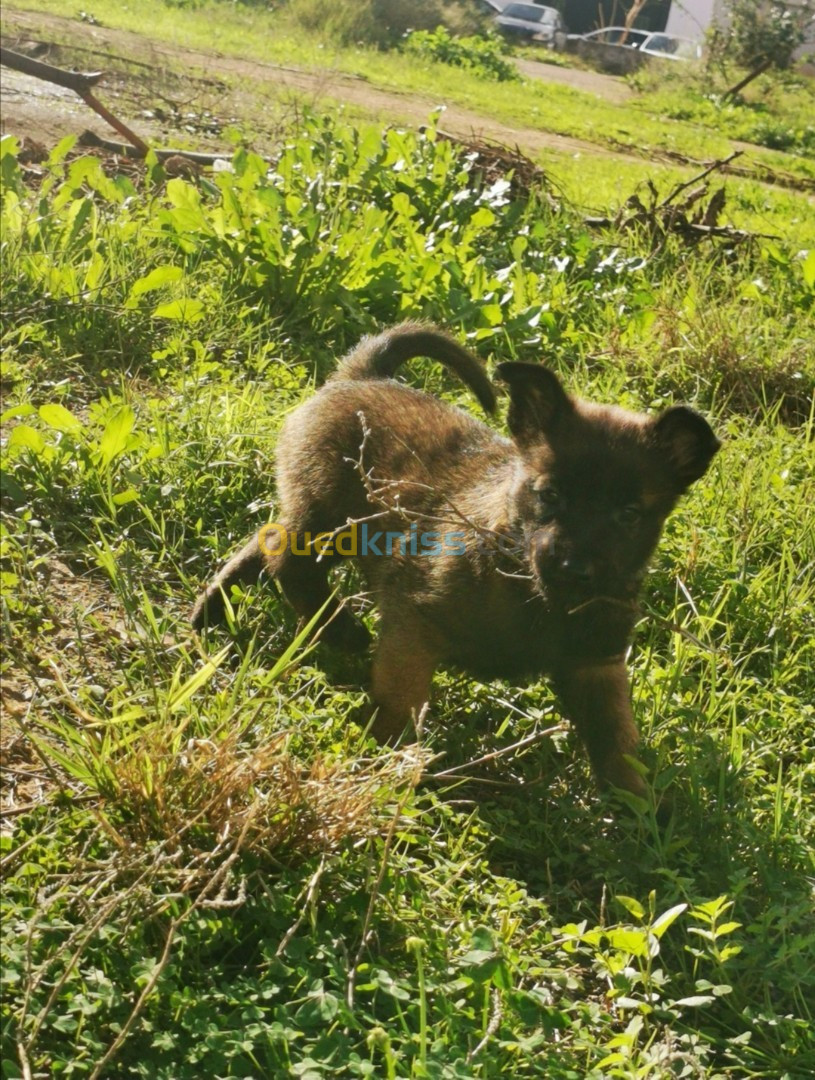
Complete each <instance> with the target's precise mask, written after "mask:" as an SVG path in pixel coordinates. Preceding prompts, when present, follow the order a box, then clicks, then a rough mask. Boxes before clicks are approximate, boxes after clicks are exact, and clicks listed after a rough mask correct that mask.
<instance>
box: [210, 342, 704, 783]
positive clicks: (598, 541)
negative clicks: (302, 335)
mask: <svg viewBox="0 0 815 1080" xmlns="http://www.w3.org/2000/svg"><path fill="white" fill-rule="evenodd" d="M415 356H428V357H431V358H433V359H435V360H439V361H441V363H443V364H445V365H446V366H447V367H450V368H451V369H452V370H454V371H455V372H456V373H457V374H458V375H459V376H460V377H461V378H462V379H463V380H464V382H466V383H467V384H468V385H469V386H470V387H471V388H472V390H473V391H474V392H475V394H476V395H477V397H478V398H479V400H480V401H481V403H482V405H483V406H484V407H485V408H486V409H487V410H489V411H491V410H492V408H493V407H494V404H495V396H494V391H493V388H492V385H491V383H490V382H489V380H488V378H487V376H486V374H485V373H484V370H483V368H482V366H481V364H480V362H479V361H478V360H477V359H476V358H475V357H474V356H472V355H471V354H470V353H468V352H467V351H466V350H465V349H463V348H461V346H459V345H458V344H457V343H456V342H455V341H453V340H452V339H451V338H449V337H447V336H446V335H445V334H443V333H441V332H440V331H438V330H435V329H433V328H432V327H427V326H423V325H419V324H411V323H406V324H403V325H401V326H397V327H394V328H393V329H391V330H388V331H386V332H385V333H383V334H381V335H379V336H378V337H373V338H366V339H364V340H363V341H362V342H361V343H360V345H359V346H358V347H357V348H356V349H355V350H354V351H353V352H352V353H351V354H350V355H349V356H348V357H346V358H345V360H343V361H342V363H341V364H340V366H339V369H338V371H337V372H336V374H335V375H334V376H333V377H332V378H331V379H330V380H329V381H328V382H327V383H326V385H325V386H324V387H323V388H322V389H321V390H320V391H319V392H318V393H317V394H316V395H315V396H314V397H313V398H312V399H311V400H310V401H307V402H306V403H305V404H304V405H302V406H301V407H300V408H298V409H297V410H296V411H295V412H294V413H293V414H292V415H291V416H290V417H289V419H288V420H287V421H286V423H285V425H284V427H283V430H282V432H281V435H280V441H279V443H278V448H277V479H278V493H279V497H280V506H281V518H280V523H281V524H282V525H284V526H285V528H286V529H287V530H288V536H287V542H286V546H285V549H284V545H283V541H282V537H281V534H280V533H279V531H273V532H271V533H266V534H265V535H264V534H262V533H261V534H259V535H258V536H256V537H254V538H253V539H252V540H251V541H250V542H249V543H248V544H247V545H246V547H245V548H244V549H243V550H242V551H241V552H240V553H239V554H238V555H236V556H235V557H234V558H233V559H232V560H231V561H230V562H229V563H228V564H227V565H226V566H225V567H224V569H223V570H222V571H221V572H220V574H218V576H217V577H216V578H215V580H214V581H213V582H212V583H211V585H210V586H209V587H208V588H207V590H206V592H205V593H203V594H202V596H201V597H200V598H199V600H198V602H197V604H196V606H195V609H194V611H193V615H192V620H193V624H194V625H195V626H196V627H201V626H203V625H204V624H205V623H207V622H214V621H218V620H219V619H220V618H221V617H222V615H223V590H228V588H229V586H230V585H231V584H232V583H234V582H238V581H240V582H243V583H247V582H251V581H254V580H256V579H257V577H258V575H259V573H260V572H261V570H263V569H264V568H265V569H266V570H267V571H268V573H270V574H272V575H274V576H275V577H276V578H277V580H278V581H279V582H280V585H281V587H282V589H283V592H284V593H285V595H286V597H287V599H288V600H289V601H290V602H291V604H292V606H293V607H294V608H295V610H296V611H297V612H298V614H299V615H301V616H302V617H303V618H304V619H308V618H311V617H313V616H314V615H315V613H316V612H317V611H319V609H320V608H321V607H322V606H323V605H324V604H326V602H327V601H328V598H329V595H330V588H329V584H328V577H327V575H328V571H329V570H330V568H331V566H332V565H334V564H336V562H337V561H338V560H340V559H342V558H345V557H349V556H353V557H354V558H355V559H356V560H357V561H358V563H359V564H360V566H361V568H362V571H363V574H364V576H365V579H366V582H367V585H368V588H369V590H370V592H371V594H372V597H373V599H374V601H375V603H376V605H377V607H378V610H379V614H380V624H379V639H378V642H377V646H376V651H375V655H374V661H373V675H372V688H371V693H372V698H373V701H374V703H375V705H376V706H377V718H376V721H375V732H376V734H377V735H378V737H380V738H382V739H390V738H394V737H396V736H398V735H400V734H401V733H402V732H403V731H404V730H405V728H406V727H407V726H408V725H409V724H410V723H411V722H412V721H413V720H415V717H416V715H417V714H418V713H419V711H420V710H421V709H422V707H423V706H424V705H425V703H426V702H427V701H428V698H429V696H430V684H431V679H432V676H433V672H434V669H435V668H436V667H437V666H439V665H448V664H451V665H456V666H458V667H461V668H463V669H464V670H465V671H467V672H470V673H472V674H474V675H476V676H477V677H478V678H480V679H482V680H488V679H493V678H503V679H509V680H512V681H516V680H522V679H528V678H530V677H534V676H538V675H540V674H543V673H545V674H548V675H550V676H551V677H552V679H553V681H554V684H555V687H556V689H557V691H558V693H559V695H560V698H561V700H562V703H563V706H564V708H565V711H566V713H567V715H568V716H569V717H570V718H571V719H572V721H573V722H574V723H575V725H576V727H577V730H578V732H579V734H580V736H581V737H582V739H583V741H584V742H585V744H586V747H587V749H588V752H589V756H590V758H591V761H592V764H593V766H594V769H595V772H596V774H597V776H598V777H599V779H600V781H601V782H603V783H610V784H613V785H615V786H617V787H622V788H626V789H628V790H629V791H633V792H637V793H642V792H643V790H644V785H643V782H642V779H641V777H640V776H639V774H638V772H637V771H636V769H634V768H632V767H631V765H630V764H629V763H628V762H627V761H626V757H627V756H628V755H633V754H634V753H635V752H636V746H637V742H638V734H637V729H636V727H635V725H634V721H633V718H632V713H631V706H630V702H629V691H628V680H627V675H626V669H625V661H624V653H625V649H626V646H627V643H628V639H629V635H630V633H631V629H632V627H633V625H634V622H635V619H636V597H637V592H638V589H639V585H640V581H641V578H642V575H643V573H644V570H645V567H646V564H647V561H648V558H649V557H650V555H651V553H652V551H653V550H654V547H655V546H656V543H657V540H658V539H659V535H660V532H661V530H662V525H663V522H664V521H665V518H666V516H667V515H668V513H669V512H670V510H671V509H672V507H673V506H674V504H675V503H676V501H677V499H678V498H679V496H680V495H681V494H682V493H683V492H684V491H685V490H686V489H687V488H688V486H689V485H690V484H692V483H693V481H694V480H697V479H699V477H701V476H702V475H703V474H704V472H705V471H706V469H707V467H708V465H709V463H710V461H711V459H712V457H713V455H714V454H715V453H716V451H717V449H718V447H719V442H718V440H717V439H716V437H715V435H714V434H713V432H712V431H711V429H710V427H709V426H708V424H707V422H706V421H705V420H704V419H703V418H702V417H701V416H699V415H698V413H695V412H693V411H692V410H691V409H688V408H686V407H684V406H676V407H674V408H670V409H668V410H667V411H666V412H664V413H662V414H661V415H660V416H657V417H650V416H645V415H641V414H637V413H631V412H625V411H623V410H621V409H618V408H614V407H610V406H601V405H593V404H589V403H587V402H584V401H579V400H577V399H575V398H572V397H570V396H568V395H567V394H566V393H565V391H564V390H563V388H562V387H561V385H560V383H559V382H558V380H557V378H556V377H555V376H554V375H553V374H552V373H551V372H550V371H547V369H546V368H544V367H540V366H538V365H536V364H521V363H508V364H501V365H500V366H499V367H498V371H497V374H498V376H499V378H500V379H501V380H503V381H504V382H506V383H507V384H508V386H509V395H510V408H509V429H510V432H511V434H512V440H509V439H504V438H501V437H500V436H498V435H496V434H495V433H494V432H493V431H491V430H490V428H488V427H486V426H485V425H484V424H482V423H480V422H478V421H477V420H475V419H473V418H472V417H470V416H468V415H467V414H466V413H464V412H461V411H460V410H458V409H454V408H451V407H450V406H449V405H446V404H444V403H443V402H440V401H438V400H437V399H436V398H433V397H431V396H429V395H428V394H424V393H420V392H418V391H416V390H412V389H410V388H409V387H406V386H403V385H401V384H400V383H397V382H395V381H394V380H393V378H392V376H393V375H394V373H395V371H396V369H397V368H398V367H399V365H400V364H402V363H403V362H404V361H406V360H409V359H410V358H412V357H415ZM349 523H352V524H350V525H349ZM353 523H355V524H353ZM388 533H390V534H391V537H390V540H388V539H387V537H386V534H388ZM321 534H331V536H330V538H328V539H326V538H325V536H324V535H323V539H321V540H316V539H315V538H317V537H318V536H320V535H321ZM292 541H294V546H295V548H296V549H297V550H299V551H301V552H306V553H305V554H297V553H295V551H293V550H292ZM324 619H325V620H326V621H327V625H326V627H325V632H324V638H325V640H331V641H333V642H334V643H335V644H338V645H341V646H342V645H344V646H346V647H349V648H353V647H359V646H361V645H363V644H364V643H365V642H366V641H367V631H366V630H365V628H364V627H363V626H362V625H361V624H360V623H359V622H358V621H357V620H356V619H355V618H354V617H353V616H352V614H351V613H350V611H349V610H348V608H347V607H343V606H341V605H340V606H339V607H337V606H336V605H335V607H334V608H333V609H331V608H330V605H329V608H328V609H327V610H326V614H325V615H324Z"/></svg>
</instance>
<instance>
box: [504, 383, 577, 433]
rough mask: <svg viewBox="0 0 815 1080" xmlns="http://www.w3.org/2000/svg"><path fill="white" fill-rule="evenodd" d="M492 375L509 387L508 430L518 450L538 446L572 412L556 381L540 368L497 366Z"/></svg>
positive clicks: (561, 388)
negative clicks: (544, 436)
mask: <svg viewBox="0 0 815 1080" xmlns="http://www.w3.org/2000/svg"><path fill="white" fill-rule="evenodd" d="M495 374H496V375H497V376H498V378H499V379H501V380H502V381H503V382H505V383H507V384H508V385H509V413H508V414H507V423H508V424H509V430H510V431H511V432H512V435H513V437H514V439H515V441H516V442H517V443H518V445H519V446H528V445H530V444H531V443H535V442H540V440H541V436H543V435H546V434H548V433H550V432H551V431H552V429H553V428H554V427H555V426H556V425H557V424H558V423H559V422H560V421H561V420H562V419H563V418H564V417H565V416H566V415H568V414H569V413H571V411H572V408H573V406H572V402H571V399H570V398H569V395H568V394H567V393H566V391H565V390H564V389H563V387H562V386H561V385H560V382H559V381H558V378H557V376H556V375H554V374H553V373H552V372H551V371H549V370H548V369H547V368H545V367H542V366H541V365H540V364H520V363H515V362H513V363H509V364H499V365H498V367H497V368H496V369H495Z"/></svg>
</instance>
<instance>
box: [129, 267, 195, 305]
mask: <svg viewBox="0 0 815 1080" xmlns="http://www.w3.org/2000/svg"><path fill="white" fill-rule="evenodd" d="M183 276H184V271H183V270H182V269H181V267H180V266H169V265H168V266H157V267H156V268H155V270H151V271H150V273H149V274H146V275H145V276H144V277H140V278H139V279H138V280H137V281H134V282H133V285H132V286H131V289H130V292H129V293H128V296H127V302H128V306H130V302H131V301H132V300H135V299H136V298H137V297H139V296H143V295H144V293H148V292H153V290H154V289H161V288H162V287H163V286H164V285H170V284H172V283H173V282H175V281H180V280H181V279H182V278H183Z"/></svg>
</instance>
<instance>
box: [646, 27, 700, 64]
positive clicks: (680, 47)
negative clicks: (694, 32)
mask: <svg viewBox="0 0 815 1080" xmlns="http://www.w3.org/2000/svg"><path fill="white" fill-rule="evenodd" d="M640 52H641V53H645V54H646V55H648V56H661V57H662V58H663V60H701V59H702V46H701V45H700V44H699V42H698V41H691V40H690V38H681V37H674V36H673V35H672V34H656V33H655V34H649V35H648V37H647V38H646V39H645V41H644V42H643V43H642V45H640Z"/></svg>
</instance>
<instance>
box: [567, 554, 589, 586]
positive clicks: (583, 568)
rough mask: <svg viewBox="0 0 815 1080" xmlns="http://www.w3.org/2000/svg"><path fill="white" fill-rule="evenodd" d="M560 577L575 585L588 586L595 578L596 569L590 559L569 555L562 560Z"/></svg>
mask: <svg viewBox="0 0 815 1080" xmlns="http://www.w3.org/2000/svg"><path fill="white" fill-rule="evenodd" d="M558 569H559V570H560V575H561V577H563V578H566V579H567V580H568V581H571V582H573V583H574V584H575V585H588V584H589V583H590V582H591V581H592V580H593V578H594V567H593V566H592V564H591V563H590V562H589V560H588V559H582V558H580V556H579V555H568V556H567V557H566V558H565V559H561V560H560V566H559V568H558Z"/></svg>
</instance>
